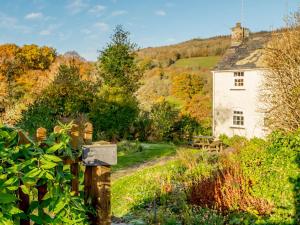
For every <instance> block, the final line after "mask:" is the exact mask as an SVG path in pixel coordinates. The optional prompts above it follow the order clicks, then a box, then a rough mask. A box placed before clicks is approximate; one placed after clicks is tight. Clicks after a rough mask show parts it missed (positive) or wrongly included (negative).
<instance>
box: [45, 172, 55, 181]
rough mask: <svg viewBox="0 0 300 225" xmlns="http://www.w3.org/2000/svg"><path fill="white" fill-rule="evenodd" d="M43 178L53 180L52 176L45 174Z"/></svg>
mask: <svg viewBox="0 0 300 225" xmlns="http://www.w3.org/2000/svg"><path fill="white" fill-rule="evenodd" d="M45 176H46V178H47V179H49V180H54V177H53V175H52V174H51V173H46V174H45Z"/></svg>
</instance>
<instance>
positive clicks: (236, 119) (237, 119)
mask: <svg viewBox="0 0 300 225" xmlns="http://www.w3.org/2000/svg"><path fill="white" fill-rule="evenodd" d="M233 125H234V126H244V113H243V111H237V110H234V111H233Z"/></svg>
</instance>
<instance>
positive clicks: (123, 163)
mask: <svg viewBox="0 0 300 225" xmlns="http://www.w3.org/2000/svg"><path fill="white" fill-rule="evenodd" d="M139 145H140V146H141V147H140V148H141V149H140V150H130V149H129V150H128V151H118V164H117V165H115V166H113V168H112V169H113V171H117V170H121V169H125V168H128V167H131V166H135V165H139V164H142V163H145V162H147V161H150V160H154V159H158V158H161V157H166V156H172V155H174V154H175V153H176V146H175V145H173V144H168V143H158V144H152V143H141V144H139Z"/></svg>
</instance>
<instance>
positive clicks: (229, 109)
mask: <svg viewBox="0 0 300 225" xmlns="http://www.w3.org/2000/svg"><path fill="white" fill-rule="evenodd" d="M236 72H244V87H242V88H241V89H239V90H236V88H235V87H234V76H233V75H234V71H228V72H227V71H222V72H218V71H215V72H213V117H214V119H213V135H214V136H215V137H218V136H220V135H221V134H226V135H228V136H230V137H231V136H234V135H240V136H245V137H247V138H253V137H261V138H263V137H265V136H266V134H267V130H266V129H265V128H264V126H263V123H264V114H263V113H262V110H261V106H260V103H259V92H260V91H259V90H260V86H261V83H262V78H263V70H246V71H245V70H244V71H243V70H241V71H236ZM233 110H242V111H243V112H244V126H243V127H238V126H234V125H233Z"/></svg>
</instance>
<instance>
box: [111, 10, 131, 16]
mask: <svg viewBox="0 0 300 225" xmlns="http://www.w3.org/2000/svg"><path fill="white" fill-rule="evenodd" d="M127 13H128V12H127V11H126V10H117V11H113V12H112V13H111V15H112V16H121V15H124V14H127Z"/></svg>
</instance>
